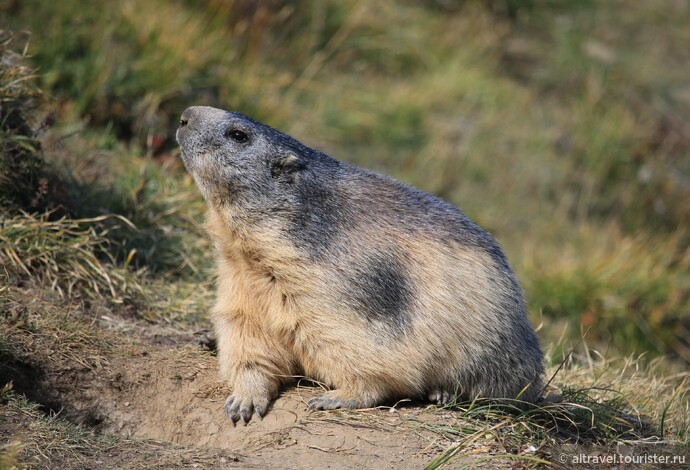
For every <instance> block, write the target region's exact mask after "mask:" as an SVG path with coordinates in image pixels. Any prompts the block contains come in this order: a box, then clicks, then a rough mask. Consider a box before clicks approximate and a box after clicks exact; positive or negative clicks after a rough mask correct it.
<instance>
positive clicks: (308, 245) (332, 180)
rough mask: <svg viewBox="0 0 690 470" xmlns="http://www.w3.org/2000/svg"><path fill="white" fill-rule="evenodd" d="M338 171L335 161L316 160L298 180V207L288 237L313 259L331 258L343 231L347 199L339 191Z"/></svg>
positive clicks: (296, 193)
mask: <svg viewBox="0 0 690 470" xmlns="http://www.w3.org/2000/svg"><path fill="white" fill-rule="evenodd" d="M338 169H339V164H338V162H336V161H335V160H331V159H328V160H319V159H314V160H312V161H310V162H309V164H308V167H307V168H304V169H303V170H302V171H300V172H299V174H298V175H296V176H295V182H294V190H295V198H296V203H297V207H296V208H294V209H293V211H292V216H291V225H290V228H289V232H290V233H289V235H290V238H291V239H292V240H293V242H294V243H295V244H296V245H297V246H299V247H301V248H303V249H304V250H305V251H306V252H307V253H309V255H310V256H311V257H312V258H313V259H320V258H322V257H323V256H326V255H328V249H329V248H330V247H331V245H332V243H333V242H334V240H335V239H337V238H338V236H339V232H340V230H341V227H342V223H343V217H344V212H345V210H344V204H345V198H343V196H342V195H341V194H339V193H338V190H337V177H336V174H337V172H338Z"/></svg>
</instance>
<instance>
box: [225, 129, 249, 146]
mask: <svg viewBox="0 0 690 470" xmlns="http://www.w3.org/2000/svg"><path fill="white" fill-rule="evenodd" d="M225 136H226V137H230V138H231V139H232V140H234V141H235V142H239V143H240V144H242V143H244V142H246V141H248V140H249V136H248V135H247V134H246V133H245V132H242V131H240V130H238V129H230V130H229V131H227V132H226V133H225Z"/></svg>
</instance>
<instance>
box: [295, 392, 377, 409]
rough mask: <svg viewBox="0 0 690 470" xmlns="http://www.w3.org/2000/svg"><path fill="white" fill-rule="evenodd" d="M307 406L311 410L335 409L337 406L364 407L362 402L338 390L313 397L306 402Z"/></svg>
mask: <svg viewBox="0 0 690 470" xmlns="http://www.w3.org/2000/svg"><path fill="white" fill-rule="evenodd" d="M307 406H308V407H309V408H310V409H312V410H335V409H338V408H349V409H355V408H364V406H363V405H362V403H361V402H360V401H359V400H357V399H355V398H352V397H350V396H347V395H345V394H344V393H342V392H341V391H340V390H333V391H330V392H326V393H324V394H323V395H319V396H318V397H314V398H312V399H310V400H309V401H308V402H307Z"/></svg>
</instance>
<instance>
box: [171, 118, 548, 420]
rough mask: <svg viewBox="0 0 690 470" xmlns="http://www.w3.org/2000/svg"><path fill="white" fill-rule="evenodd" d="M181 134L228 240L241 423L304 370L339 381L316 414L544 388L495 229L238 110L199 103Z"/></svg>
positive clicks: (232, 358) (225, 265) (220, 311)
mask: <svg viewBox="0 0 690 470" xmlns="http://www.w3.org/2000/svg"><path fill="white" fill-rule="evenodd" d="M178 140H179V142H180V144H181V146H182V149H183V156H184V160H185V165H186V166H187V168H188V169H189V171H190V172H191V173H192V175H193V176H194V178H195V180H196V182H197V184H198V186H199V188H200V190H201V192H202V194H203V195H204V197H205V198H206V200H207V202H208V204H209V208H210V211H209V227H210V232H211V234H212V237H213V238H214V239H215V241H216V246H217V248H218V250H217V261H218V266H219V274H220V275H219V286H218V288H219V290H218V302H217V305H216V308H215V312H214V321H215V324H216V330H217V334H218V342H219V349H220V351H219V359H220V363H221V372H222V374H223V375H225V376H226V378H227V379H228V380H229V381H230V382H231V385H233V386H234V393H233V396H231V397H230V398H229V400H228V405H227V407H226V411H227V412H228V415H229V416H230V417H231V419H233V421H236V420H238V419H240V418H242V419H243V420H245V421H247V420H248V417H247V416H246V415H247V410H249V413H251V410H257V412H259V413H260V414H261V413H263V412H264V411H265V406H266V405H267V403H268V401H270V399H272V398H273V397H274V396H275V394H276V393H277V390H278V387H279V385H280V383H282V382H284V381H285V377H286V376H289V375H292V374H301V373H304V374H306V375H308V376H311V377H313V378H316V379H318V380H321V381H323V382H326V383H327V384H329V385H331V386H333V387H335V388H336V389H335V390H334V391H332V392H328V393H327V394H325V395H323V396H321V397H318V398H315V399H314V400H312V401H311V402H310V406H312V407H317V408H338V407H361V406H372V405H375V404H378V403H380V402H382V401H385V400H390V399H394V398H400V397H406V396H428V397H429V398H430V399H432V400H433V401H436V402H440V403H445V402H447V401H448V400H449V399H450V397H452V396H454V395H459V396H460V397H462V398H470V399H471V398H475V397H477V396H480V397H488V398H519V399H521V400H525V401H535V400H536V399H537V398H538V397H539V394H540V392H541V374H542V372H543V366H542V353H541V349H540V347H539V343H538V340H537V338H536V334H535V333H534V330H533V329H532V327H531V325H530V323H529V321H528V319H527V315H526V311H525V305H524V300H523V296H522V291H521V289H520V287H519V285H518V283H517V281H516V279H515V276H514V275H513V273H512V271H511V269H510V267H509V266H508V263H507V261H506V258H505V256H504V255H503V253H502V251H501V249H500V248H499V247H498V245H497V243H496V241H495V240H494V239H493V237H492V236H491V235H489V234H488V233H487V232H485V231H484V230H482V229H481V228H480V227H479V226H477V225H476V224H475V223H474V222H472V221H471V220H469V219H468V218H467V217H466V216H465V215H463V214H462V213H461V212H460V211H459V210H458V209H456V208H455V207H454V206H452V205H450V204H448V203H447V202H445V201H442V200H441V199H439V198H437V197H434V196H431V195H429V194H427V193H424V192H423V191H420V190H418V189H415V188H412V187H410V186H407V185H404V184H403V183H400V182H397V181H395V180H392V179H390V178H387V177H384V176H381V175H378V174H375V173H371V172H369V171H366V170H363V169H360V168H357V167H354V166H351V165H348V164H345V163H342V162H338V161H336V160H334V159H332V158H330V157H328V156H326V155H324V154H322V153H320V152H317V151H315V150H312V149H310V148H308V147H306V146H304V145H302V144H300V143H299V142H297V141H295V140H294V139H292V138H290V137H288V136H286V135H284V134H282V133H280V132H278V131H276V130H274V129H272V128H270V127H268V126H265V125H263V124H260V123H258V122H256V121H253V120H251V119H249V118H247V117H245V116H242V115H239V114H236V113H227V112H224V111H221V110H216V109H213V108H190V109H188V110H187V111H185V113H184V114H183V116H182V121H181V127H180V130H179V131H178ZM245 418H246V419H245Z"/></svg>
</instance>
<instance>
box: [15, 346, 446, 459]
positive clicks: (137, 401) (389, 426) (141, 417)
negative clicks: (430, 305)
mask: <svg viewBox="0 0 690 470" xmlns="http://www.w3.org/2000/svg"><path fill="white" fill-rule="evenodd" d="M178 340H179V338H178ZM171 342H173V341H172V340H171ZM155 343H161V341H158V340H156V341H144V342H138V341H136V342H134V343H130V344H129V345H128V347H127V348H125V350H126V351H127V353H126V354H123V355H119V356H118V357H113V358H110V359H109V360H108V363H107V364H106V365H104V366H103V367H101V368H99V369H93V368H87V367H64V368H62V369H61V370H51V371H50V372H48V373H47V372H45V371H40V370H33V371H31V370H30V369H29V366H27V365H24V366H22V367H19V365H17V364H15V366H14V367H13V368H12V369H13V370H14V372H15V377H14V378H13V377H11V376H8V374H9V372H8V370H5V372H4V374H3V375H4V376H5V379H6V380H7V379H13V380H14V384H15V389H16V390H17V391H19V392H21V393H24V394H25V395H27V397H29V398H30V399H31V400H32V401H34V402H38V403H41V404H42V405H43V408H44V410H45V411H50V412H52V413H58V414H59V416H61V417H63V418H66V419H68V420H69V421H71V422H72V423H77V424H79V425H80V426H81V427H84V428H88V429H91V430H93V431H95V432H97V433H98V434H100V435H117V436H119V437H121V438H128V439H141V440H151V439H153V440H156V441H161V442H165V443H171V444H175V445H180V446H187V447H190V448H198V449H224V450H228V451H230V452H231V453H232V455H233V456H236V457H235V458H233V459H227V457H223V460H217V461H215V464H216V465H220V466H221V467H236V466H240V467H242V468H285V469H291V468H305V467H307V468H311V467H319V468H422V467H424V465H425V464H426V463H428V462H429V461H430V460H431V459H432V458H433V457H434V455H435V454H438V451H439V447H436V446H433V445H430V443H431V442H432V441H433V440H436V441H438V436H435V439H432V435H431V433H429V436H428V437H429V438H428V439H426V438H425V437H424V432H423V431H422V430H421V428H420V429H418V430H416V431H413V426H412V424H413V423H415V422H416V418H417V416H418V415H419V414H421V413H423V412H424V408H423V407H421V406H419V407H414V406H413V407H406V408H402V409H392V408H391V409H388V408H386V409H375V410H362V411H349V410H348V411H330V412H328V411H309V410H307V407H306V401H307V400H308V399H309V398H311V397H312V396H314V395H316V394H318V393H321V390H320V389H319V388H318V387H315V386H310V385H308V386H303V385H300V386H296V387H291V388H288V389H286V390H284V391H283V393H282V394H281V396H280V397H279V398H278V399H277V400H276V401H275V403H274V404H273V405H272V407H271V409H270V411H269V413H268V415H267V416H266V417H265V418H264V419H263V420H258V419H253V420H252V421H251V422H250V423H249V424H248V425H247V426H242V425H237V426H233V425H232V423H231V422H230V421H229V420H228V418H227V417H226V416H225V414H224V411H223V405H224V402H225V398H226V396H227V395H228V393H229V390H228V388H227V387H226V386H225V385H224V384H223V383H221V382H219V380H218V375H217V368H216V358H215V357H214V356H213V355H212V354H211V353H209V352H207V351H203V350H202V348H200V347H199V346H197V345H192V344H184V342H182V343H183V344H178V345H176V346H172V347H171V346H170V345H166V346H161V345H159V344H155ZM163 343H165V342H163ZM29 372H30V373H29ZM10 375H11V374H10ZM429 418H430V419H432V420H433V419H437V417H433V416H431V415H430V416H429Z"/></svg>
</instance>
